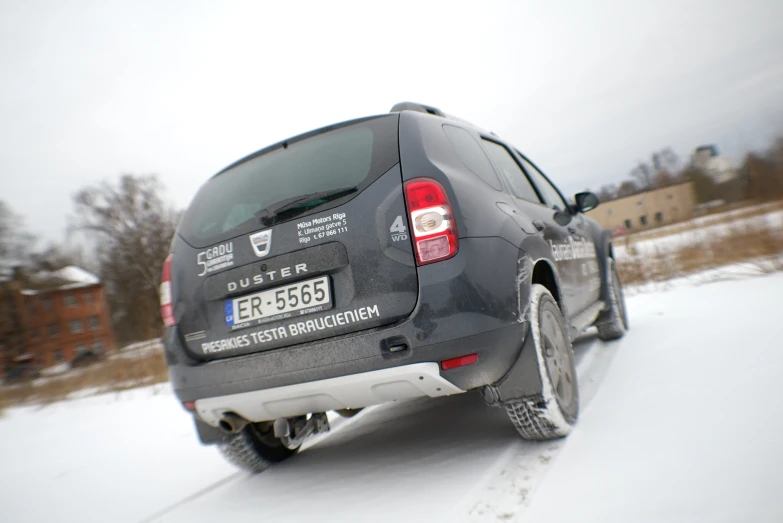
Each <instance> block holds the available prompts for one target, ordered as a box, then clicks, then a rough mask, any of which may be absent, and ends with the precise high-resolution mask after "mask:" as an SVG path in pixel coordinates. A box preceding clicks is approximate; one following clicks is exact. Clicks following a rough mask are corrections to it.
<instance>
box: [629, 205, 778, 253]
mask: <svg viewBox="0 0 783 523" xmlns="http://www.w3.org/2000/svg"><path fill="white" fill-rule="evenodd" d="M759 211H763V212H759ZM762 229H770V230H776V229H777V230H781V229H783V210H781V206H780V203H779V202H775V203H773V204H764V205H759V206H757V207H751V208H743V209H737V210H733V211H728V212H724V213H719V214H712V215H709V216H702V217H700V218H694V219H692V220H689V221H687V222H682V223H677V224H674V225H668V226H665V227H657V228H654V229H650V230H647V231H640V232H636V233H633V234H630V235H627V236H620V237H617V238H615V240H614V250H615V254H616V255H617V256H618V259H622V258H627V257H628V254H630V253H626V250H627V249H628V247H627V246H632V247H633V250H634V251H635V252H636V253H637V254H639V255H642V256H644V255H647V254H655V253H661V254H663V253H669V252H672V251H676V250H678V249H681V248H683V247H687V246H692V245H709V244H711V243H714V242H715V241H716V239H720V238H721V237H723V236H725V235H727V234H730V233H732V232H733V233H743V232H745V231H759V230H762Z"/></svg>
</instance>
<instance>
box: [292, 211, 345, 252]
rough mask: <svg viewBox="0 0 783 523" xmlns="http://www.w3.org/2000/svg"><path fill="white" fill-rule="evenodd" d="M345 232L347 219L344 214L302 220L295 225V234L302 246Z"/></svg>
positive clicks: (338, 213)
mask: <svg viewBox="0 0 783 523" xmlns="http://www.w3.org/2000/svg"><path fill="white" fill-rule="evenodd" d="M347 232H348V218H347V217H346V214H345V213H344V212H336V213H333V214H330V215H328V216H319V217H316V218H311V219H309V220H302V221H301V222H299V223H297V224H296V234H297V236H298V237H299V243H304V244H307V243H310V242H311V241H315V240H321V239H323V238H329V237H332V236H337V235H339V234H345V233H347Z"/></svg>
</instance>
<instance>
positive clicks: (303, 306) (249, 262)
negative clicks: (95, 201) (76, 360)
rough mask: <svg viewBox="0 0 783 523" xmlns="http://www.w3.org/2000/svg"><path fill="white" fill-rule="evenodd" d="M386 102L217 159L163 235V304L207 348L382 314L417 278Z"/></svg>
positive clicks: (269, 341)
mask: <svg viewBox="0 0 783 523" xmlns="http://www.w3.org/2000/svg"><path fill="white" fill-rule="evenodd" d="M398 122H399V116H398V115H397V114H391V115H384V116H379V117H372V118H366V119H361V120H355V121H352V122H347V123H344V124H339V125H335V126H330V127H327V128H324V129H320V130H318V131H313V132H311V133H307V134H305V135H301V136H299V137H296V138H292V139H290V140H287V141H285V142H282V143H279V144H276V145H274V146H272V147H269V148H267V149H264V150H261V151H259V152H257V153H255V154H253V155H251V156H248V157H247V158H244V159H242V160H240V161H239V162H237V163H235V164H233V165H231V166H229V167H228V168H226V169H224V170H223V171H221V172H220V173H218V174H217V175H216V176H214V177H213V178H212V179H210V180H209V181H208V182H207V183H206V184H205V185H204V186H203V187H202V188H201V189H200V190H199V192H198V194H197V195H196V197H195V198H194V200H193V202H192V203H191V205H190V207H189V208H188V210H187V212H186V213H185V215H184V217H183V219H182V222H181V224H180V226H179V229H178V231H177V237H176V238H175V240H174V242H173V244H172V258H171V260H172V261H171V265H170V278H171V284H170V287H171V294H172V304H173V316H174V320H175V321H176V322H177V325H178V330H179V335H180V336H182V339H183V341H184V344H185V346H186V347H187V349H188V351H189V352H190V353H191V354H192V355H193V356H194V357H196V358H199V359H216V358H223V357H228V356H235V355H239V354H246V353H251V352H256V351H261V350H268V349H274V348H278V347H284V346H290V345H295V344H299V343H303V342H307V341H312V340H317V339H322V338H327V337H332V336H336V335H341V334H346V333H350V332H354V331H359V330H363V329H369V328H374V327H378V326H381V325H385V324H389V323H393V322H396V321H399V320H401V319H403V318H405V317H407V316H408V315H409V314H410V313H411V312H412V311H413V308H414V307H415V305H416V301H417V298H418V280H417V275H416V267H415V261H414V256H413V249H412V245H411V242H410V239H409V237H408V234H407V232H408V221H407V218H406V208H405V200H404V196H403V187H402V175H401V172H400V166H399V149H398V144H397V142H398V136H397V135H398Z"/></svg>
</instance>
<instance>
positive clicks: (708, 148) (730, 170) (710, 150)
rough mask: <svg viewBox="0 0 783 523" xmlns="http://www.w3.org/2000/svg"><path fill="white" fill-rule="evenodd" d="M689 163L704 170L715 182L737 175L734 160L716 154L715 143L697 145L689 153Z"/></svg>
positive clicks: (730, 179) (728, 180) (721, 182)
mask: <svg viewBox="0 0 783 523" xmlns="http://www.w3.org/2000/svg"><path fill="white" fill-rule="evenodd" d="M691 164H692V165H693V166H694V167H698V168H699V169H701V170H702V171H704V172H705V173H706V174H707V175H708V176H709V177H710V178H712V182H713V183H715V184H723V183H727V182H731V181H732V180H735V179H736V178H737V177H738V176H739V171H738V170H737V167H736V166H735V165H734V162H732V161H731V160H730V159H729V158H726V157H725V156H721V155H720V154H718V148H717V146H715V145H702V146H700V147H697V148H696V150H695V151H694V152H693V154H692V155H691Z"/></svg>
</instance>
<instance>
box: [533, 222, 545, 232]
mask: <svg viewBox="0 0 783 523" xmlns="http://www.w3.org/2000/svg"><path fill="white" fill-rule="evenodd" d="M533 226H534V227H535V228H536V229H538V230H539V231H543V230H544V229H546V225H544V222H542V221H541V220H533Z"/></svg>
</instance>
